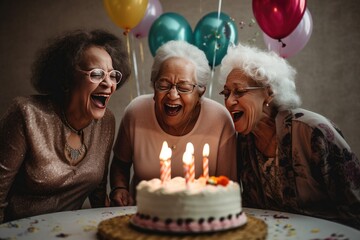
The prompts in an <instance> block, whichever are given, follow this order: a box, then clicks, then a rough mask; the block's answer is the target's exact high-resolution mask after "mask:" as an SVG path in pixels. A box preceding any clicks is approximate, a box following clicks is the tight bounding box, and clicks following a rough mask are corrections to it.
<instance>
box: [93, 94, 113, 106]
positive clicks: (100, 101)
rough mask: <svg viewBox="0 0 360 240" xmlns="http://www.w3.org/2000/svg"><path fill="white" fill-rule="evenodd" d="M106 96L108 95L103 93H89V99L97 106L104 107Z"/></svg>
mask: <svg viewBox="0 0 360 240" xmlns="http://www.w3.org/2000/svg"><path fill="white" fill-rule="evenodd" d="M108 98H109V95H104V94H92V95H91V99H92V100H93V102H94V103H95V105H96V106H97V107H99V108H105V107H106V102H107V100H108Z"/></svg>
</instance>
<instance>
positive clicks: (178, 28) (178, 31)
mask: <svg viewBox="0 0 360 240" xmlns="http://www.w3.org/2000/svg"><path fill="white" fill-rule="evenodd" d="M171 40H183V41H186V42H189V43H192V42H193V34H192V29H191V26H190V24H189V23H188V21H187V20H186V19H185V18H184V17H183V16H181V15H179V14H177V13H172V12H168V13H163V14H162V15H160V16H159V17H158V18H157V19H156V20H155V21H154V23H153V24H152V25H151V28H150V31H149V37H148V41H149V48H150V51H151V54H152V55H153V56H155V53H156V50H157V49H158V48H159V47H160V46H161V45H163V44H164V43H166V42H168V41H171Z"/></svg>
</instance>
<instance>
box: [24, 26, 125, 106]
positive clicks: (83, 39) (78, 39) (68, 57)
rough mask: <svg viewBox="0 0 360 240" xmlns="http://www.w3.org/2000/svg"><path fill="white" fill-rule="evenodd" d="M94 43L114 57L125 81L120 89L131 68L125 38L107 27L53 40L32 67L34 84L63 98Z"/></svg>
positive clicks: (114, 61) (43, 92) (119, 85)
mask: <svg viewBox="0 0 360 240" xmlns="http://www.w3.org/2000/svg"><path fill="white" fill-rule="evenodd" d="M90 46H99V47H102V48H104V49H105V50H106V51H107V53H108V54H109V55H110V57H111V59H112V64H113V67H114V69H116V70H119V71H120V72H121V73H122V75H123V80H122V81H121V82H120V83H119V84H118V85H117V86H116V89H119V88H120V87H121V86H122V85H123V84H124V83H125V82H126V81H127V80H128V78H129V76H130V74H131V68H130V63H129V57H128V54H127V51H126V48H125V46H124V43H123V41H122V40H121V39H120V38H118V37H116V36H115V35H114V34H112V33H109V32H107V31H105V30H101V29H96V30H92V31H85V30H74V31H71V32H67V33H65V34H62V35H60V36H58V37H56V38H54V39H51V40H50V41H49V43H48V45H47V46H46V47H44V48H43V49H40V51H39V52H38V57H37V59H36V60H35V62H34V64H33V66H32V77H31V84H32V85H33V87H34V88H35V89H36V90H37V91H38V92H39V93H40V94H49V95H52V96H53V97H55V99H56V100H60V101H61V100H63V98H64V96H65V93H66V92H67V91H68V89H69V88H70V87H71V86H72V82H73V81H74V71H75V69H76V66H77V65H78V63H79V61H80V59H81V57H82V54H83V53H84V52H85V51H86V50H87V48H89V47H90Z"/></svg>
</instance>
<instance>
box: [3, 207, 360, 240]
mask: <svg viewBox="0 0 360 240" xmlns="http://www.w3.org/2000/svg"><path fill="white" fill-rule="evenodd" d="M135 211H136V207H110V208H97V209H83V210H78V211H68V212H58V213H52V214H45V215H39V216H34V217H30V218H24V219H20V220H17V221H12V222H8V223H3V224H1V225H0V239H1V240H3V239H11V240H15V239H16V240H22V239H26V240H32V239H37V240H48V239H58V240H60V239H66V240H75V239H79V240H84V239H89V240H91V239H93V240H96V239H97V238H96V231H97V225H98V224H99V222H100V221H102V220H104V219H107V218H111V217H114V216H118V215H124V214H133V213H135ZM244 211H245V213H246V214H248V215H251V216H254V217H257V218H259V219H262V220H264V221H265V222H266V223H267V225H268V237H267V239H271V240H284V239H299V240H300V239H301V240H302V239H314V240H315V239H322V240H325V239H326V240H345V239H354V240H358V239H360V231H358V230H356V229H354V228H351V227H347V226H345V225H342V224H338V223H334V222H330V221H326V220H323V219H318V218H312V217H308V216H303V215H297V214H290V213H284V212H276V211H269V210H261V209H253V208H244Z"/></svg>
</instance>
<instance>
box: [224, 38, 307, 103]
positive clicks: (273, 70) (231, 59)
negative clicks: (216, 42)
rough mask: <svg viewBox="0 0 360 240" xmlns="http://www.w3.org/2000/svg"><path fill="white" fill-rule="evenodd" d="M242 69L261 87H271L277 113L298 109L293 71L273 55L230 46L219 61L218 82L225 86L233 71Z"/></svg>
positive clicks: (249, 48) (282, 60) (238, 46)
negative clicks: (277, 109) (278, 111)
mask: <svg viewBox="0 0 360 240" xmlns="http://www.w3.org/2000/svg"><path fill="white" fill-rule="evenodd" d="M235 68H236V69H241V70H242V71H243V72H244V73H245V75H247V76H248V77H250V78H252V79H253V80H254V81H255V82H257V83H258V84H259V85H260V86H270V88H271V90H272V91H273V94H274V100H273V101H274V104H275V105H276V106H277V107H278V108H279V110H285V109H293V108H297V107H299V106H300V105H301V100H300V97H299V95H298V94H297V93H296V86H295V75H296V70H295V68H293V67H292V66H291V65H290V64H289V63H288V62H287V61H286V60H285V59H284V58H282V57H280V56H279V55H277V54H276V53H275V52H268V51H262V50H260V49H258V48H255V47H251V46H246V45H241V44H238V45H237V46H231V47H229V49H228V52H227V55H226V56H225V57H224V58H223V59H222V61H221V68H220V75H219V81H220V82H221V83H222V84H224V83H225V81H226V78H227V76H228V75H229V73H230V72H231V71H232V70H233V69H235Z"/></svg>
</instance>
